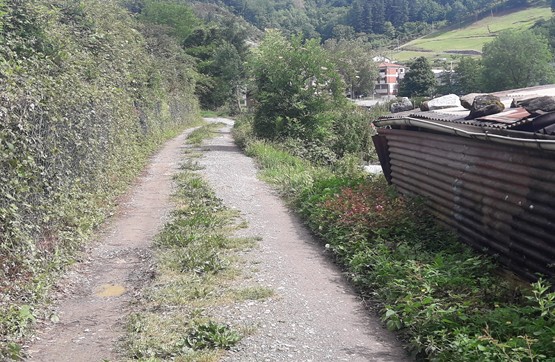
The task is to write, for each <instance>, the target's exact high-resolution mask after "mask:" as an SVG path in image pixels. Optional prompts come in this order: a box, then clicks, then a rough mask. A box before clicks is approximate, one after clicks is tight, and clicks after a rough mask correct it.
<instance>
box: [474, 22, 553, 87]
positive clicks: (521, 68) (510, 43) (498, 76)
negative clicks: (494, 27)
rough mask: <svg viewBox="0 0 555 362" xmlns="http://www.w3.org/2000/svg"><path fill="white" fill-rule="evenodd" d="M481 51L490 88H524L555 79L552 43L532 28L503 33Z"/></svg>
mask: <svg viewBox="0 0 555 362" xmlns="http://www.w3.org/2000/svg"><path fill="white" fill-rule="evenodd" d="M482 53H483V55H482V59H483V64H484V68H483V74H484V83H485V88H486V89H485V90H487V91H497V90H504V89H512V88H524V87H530V86H534V85H539V84H547V83H551V82H553V81H554V80H555V73H554V71H553V66H552V65H551V62H552V61H553V56H552V54H551V52H550V51H549V43H548V41H547V39H546V38H545V37H543V36H542V35H539V34H536V33H535V32H533V31H531V30H525V31H520V32H516V31H508V32H503V33H501V34H500V35H499V36H498V37H497V38H496V39H495V40H493V41H491V42H490V43H487V44H485V45H484V46H483V48H482Z"/></svg>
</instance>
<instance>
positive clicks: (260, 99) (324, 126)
mask: <svg viewBox="0 0 555 362" xmlns="http://www.w3.org/2000/svg"><path fill="white" fill-rule="evenodd" d="M249 68H250V69H251V73H252V76H253V78H254V84H253V86H254V87H253V90H252V98H253V100H254V103H255V106H254V110H253V113H254V115H253V118H252V122H253V123H252V125H253V130H254V132H255V134H256V135H257V136H259V137H261V138H264V139H268V140H273V141H281V142H288V143H291V144H294V145H296V147H291V148H292V149H295V150H297V151H298V152H300V153H301V154H302V155H303V156H305V157H306V158H309V159H311V160H312V161H314V162H316V163H320V164H330V163H334V162H335V161H336V160H337V159H338V158H341V157H342V156H343V155H346V154H359V155H360V156H362V158H366V157H367V156H368V154H369V149H370V147H371V145H370V139H369V136H370V133H369V129H370V128H369V125H368V120H367V119H366V117H365V116H364V113H363V112H361V111H360V110H358V109H357V108H356V107H355V106H354V105H353V104H351V103H350V102H348V100H347V99H346V98H345V89H346V88H347V87H346V85H345V83H344V81H343V79H342V78H341V76H340V75H339V73H338V71H337V70H336V69H337V68H336V65H335V64H334V62H333V61H332V60H331V58H330V57H329V55H328V54H327V53H326V51H325V50H324V48H323V47H321V46H320V45H319V43H318V42H317V41H315V40H306V41H303V39H301V38H300V37H293V38H292V39H291V40H288V39H286V38H285V37H284V36H283V35H282V34H281V33H279V32H276V31H269V32H267V33H266V37H265V38H264V40H263V42H262V43H261V44H260V46H259V47H258V48H257V49H256V51H255V52H254V54H253V56H252V58H251V59H250V61H249Z"/></svg>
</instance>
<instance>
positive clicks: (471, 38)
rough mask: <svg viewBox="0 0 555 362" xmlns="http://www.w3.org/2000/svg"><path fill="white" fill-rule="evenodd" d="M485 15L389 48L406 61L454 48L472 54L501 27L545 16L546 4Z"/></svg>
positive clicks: (523, 24)
mask: <svg viewBox="0 0 555 362" xmlns="http://www.w3.org/2000/svg"><path fill="white" fill-rule="evenodd" d="M493 15H494V16H488V17H486V18H484V19H481V20H479V21H477V22H475V23H472V24H469V25H466V26H464V27H461V28H456V29H453V28H451V29H449V30H443V31H437V32H435V33H433V34H430V35H427V36H425V37H422V38H418V39H416V40H413V41H411V42H409V43H406V44H404V45H401V47H400V50H399V51H393V52H392V53H391V56H392V57H393V58H394V59H395V60H399V61H406V60H409V59H411V58H415V57H419V56H425V57H426V58H429V59H431V60H433V59H436V58H449V57H450V56H453V55H457V53H456V52H469V54H471V53H472V52H474V53H475V54H476V56H477V55H478V54H479V53H476V52H481V50H482V46H483V45H484V44H485V43H487V42H490V41H491V40H493V39H494V38H495V36H496V35H497V34H498V33H499V32H502V31H504V30H511V29H512V30H519V29H528V28H530V27H531V26H532V25H534V23H536V22H537V21H538V20H542V19H549V18H550V17H551V9H550V8H549V7H535V8H528V9H525V10H520V11H516V12H512V13H504V14H502V15H496V14H495V13H494V14H493Z"/></svg>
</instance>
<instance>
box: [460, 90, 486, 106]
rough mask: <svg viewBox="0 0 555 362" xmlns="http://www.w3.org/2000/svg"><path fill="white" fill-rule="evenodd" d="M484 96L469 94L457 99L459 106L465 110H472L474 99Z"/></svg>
mask: <svg viewBox="0 0 555 362" xmlns="http://www.w3.org/2000/svg"><path fill="white" fill-rule="evenodd" d="M483 95H485V93H469V94H467V95H465V96H462V97H460V98H459V101H460V102H461V105H462V106H463V107H464V108H466V109H469V110H470V109H472V103H473V102H474V98H476V96H483Z"/></svg>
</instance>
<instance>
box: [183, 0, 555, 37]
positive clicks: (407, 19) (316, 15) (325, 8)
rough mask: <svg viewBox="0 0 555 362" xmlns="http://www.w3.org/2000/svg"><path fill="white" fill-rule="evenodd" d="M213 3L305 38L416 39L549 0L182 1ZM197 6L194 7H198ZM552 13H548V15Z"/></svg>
mask: <svg viewBox="0 0 555 362" xmlns="http://www.w3.org/2000/svg"><path fill="white" fill-rule="evenodd" d="M182 1H185V2H187V3H189V4H193V5H194V4H197V5H198V4H211V5H213V6H217V7H222V8H225V9H227V11H229V12H230V13H233V14H235V15H237V16H240V17H242V18H243V19H245V20H246V21H247V22H249V23H250V24H252V25H254V26H255V27H257V28H258V29H259V30H264V29H267V28H277V29H280V30H282V31H283V32H284V33H286V34H298V33H300V34H303V35H304V36H306V37H320V38H322V39H327V38H331V37H355V36H360V35H364V34H367V35H370V36H371V38H372V39H373V40H377V39H382V40H383V39H414V38H415V37H418V36H419V35H424V34H426V33H429V31H430V30H431V29H432V28H433V26H438V25H441V26H442V25H446V24H454V23H456V22H460V21H465V20H468V19H469V18H482V17H484V16H486V15H488V14H489V13H490V12H493V13H495V12H500V11H505V10H507V9H515V8H522V7H527V6H531V5H532V4H534V5H539V4H541V6H547V5H548V3H547V2H546V0H182ZM197 5H195V7H198V6H197ZM549 13H550V11H547V14H549Z"/></svg>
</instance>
